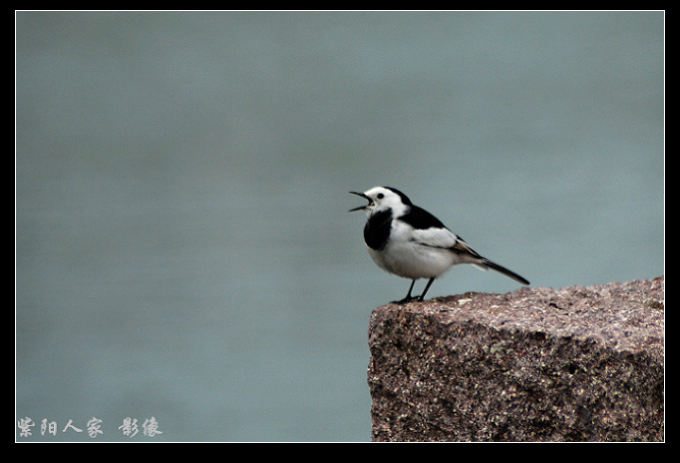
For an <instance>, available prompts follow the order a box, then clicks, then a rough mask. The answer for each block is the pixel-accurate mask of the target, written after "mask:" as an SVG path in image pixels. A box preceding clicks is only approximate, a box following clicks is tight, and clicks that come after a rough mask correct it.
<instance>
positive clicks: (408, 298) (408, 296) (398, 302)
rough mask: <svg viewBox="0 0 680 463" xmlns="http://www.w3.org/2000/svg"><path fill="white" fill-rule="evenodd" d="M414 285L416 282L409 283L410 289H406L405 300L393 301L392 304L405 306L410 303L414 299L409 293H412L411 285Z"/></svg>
mask: <svg viewBox="0 0 680 463" xmlns="http://www.w3.org/2000/svg"><path fill="white" fill-rule="evenodd" d="M415 284H416V280H413V281H411V287H410V288H409V289H408V294H407V295H406V297H405V298H403V299H402V300H401V301H393V304H406V303H407V302H410V301H412V300H413V299H415V298H414V297H413V296H411V291H413V285H415Z"/></svg>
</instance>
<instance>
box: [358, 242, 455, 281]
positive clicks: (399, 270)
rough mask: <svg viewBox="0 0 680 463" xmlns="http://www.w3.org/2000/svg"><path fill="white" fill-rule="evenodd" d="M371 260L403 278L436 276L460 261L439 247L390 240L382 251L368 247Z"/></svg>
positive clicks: (415, 278)
mask: <svg viewBox="0 0 680 463" xmlns="http://www.w3.org/2000/svg"><path fill="white" fill-rule="evenodd" d="M368 253H369V254H370V255H371V258H372V259H373V261H374V262H375V263H376V264H378V266H379V267H381V268H382V269H384V270H386V271H388V272H390V273H393V274H395V275H398V276H400V277H403V278H409V279H411V280H417V279H419V278H436V277H438V276H440V275H441V274H443V273H444V272H446V271H447V270H448V269H450V268H451V266H452V265H455V264H458V263H461V262H460V261H459V259H458V256H457V255H456V254H455V253H453V252H451V251H449V250H447V249H441V248H433V247H428V246H423V245H421V244H418V243H415V242H411V241H397V242H390V243H388V245H387V246H386V247H385V249H383V250H382V251H376V250H375V249H371V248H368Z"/></svg>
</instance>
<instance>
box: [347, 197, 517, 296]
mask: <svg viewBox="0 0 680 463" xmlns="http://www.w3.org/2000/svg"><path fill="white" fill-rule="evenodd" d="M350 193H351V194H354V195H357V196H361V197H362V198H364V199H367V200H368V204H367V205H365V206H360V207H356V208H354V209H351V210H350V211H349V212H352V211H366V215H367V216H368V220H367V221H366V226H365V227H364V241H365V242H366V247H367V249H368V253H369V254H370V255H371V257H372V258H373V260H374V261H375V263H376V264H378V267H380V268H382V269H384V270H386V271H388V272H390V273H393V274H395V275H398V276H400V277H403V278H409V279H411V280H413V281H412V282H411V286H410V287H409V289H408V294H407V295H406V297H405V298H404V299H402V300H400V301H395V302H397V303H399V304H403V303H406V302H409V301H412V300H414V299H415V300H418V301H422V300H423V298H424V297H425V294H426V293H427V291H428V290H429V289H430V286H431V285H432V282H433V281H434V280H435V278H437V277H439V276H440V275H441V274H443V273H444V272H446V271H447V270H448V269H450V268H451V267H452V266H453V265H456V264H472V265H474V266H476V267H478V268H480V269H482V270H488V269H493V270H496V271H498V272H500V273H502V274H504V275H506V276H508V277H510V278H512V279H513V280H516V281H518V282H520V283H522V284H525V285H528V284H529V282H528V281H527V280H526V279H525V278H523V277H521V276H519V275H517V274H516V273H515V272H513V271H511V270H508V269H507V268H505V267H502V266H500V265H498V264H496V263H495V262H491V261H490V260H489V259H487V258H485V257H482V256H480V255H479V254H477V252H475V251H474V250H473V249H472V248H471V247H470V246H468V244H467V243H466V242H465V241H463V239H462V238H461V237H460V236H458V235H456V234H455V233H453V232H452V231H451V230H449V229H448V228H446V227H445V226H444V224H443V223H441V221H440V220H439V219H437V218H436V217H435V216H433V215H432V214H430V213H429V212H427V211H426V210H424V209H422V208H420V207H418V206H416V205H414V204H413V203H412V202H411V200H410V199H408V197H407V196H406V195H405V194H404V193H402V192H401V191H399V190H397V189H395V188H390V187H382V186H377V187H375V188H371V189H370V190H368V191H365V192H364V193H358V192H356V191H350ZM420 278H429V281H428V282H427V285H426V286H425V289H424V290H423V293H422V294H421V295H420V296H411V291H412V290H413V285H414V284H415V282H416V280H418V279H420Z"/></svg>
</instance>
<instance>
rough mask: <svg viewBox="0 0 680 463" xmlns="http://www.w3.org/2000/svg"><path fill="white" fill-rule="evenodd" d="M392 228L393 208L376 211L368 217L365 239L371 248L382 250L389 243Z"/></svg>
mask: <svg viewBox="0 0 680 463" xmlns="http://www.w3.org/2000/svg"><path fill="white" fill-rule="evenodd" d="M391 228H392V210H391V209H386V210H384V211H380V212H376V213H375V214H373V215H372V216H370V217H369V218H368V220H367V221H366V226H365V227H364V241H365V242H366V244H367V245H368V247H369V248H371V249H375V250H376V251H382V250H383V249H385V246H386V245H387V240H388V239H389V238H390V230H391Z"/></svg>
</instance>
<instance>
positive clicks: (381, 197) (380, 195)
mask: <svg viewBox="0 0 680 463" xmlns="http://www.w3.org/2000/svg"><path fill="white" fill-rule="evenodd" d="M384 197H385V195H384V194H382V193H378V196H376V198H378V199H383V198H384Z"/></svg>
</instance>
